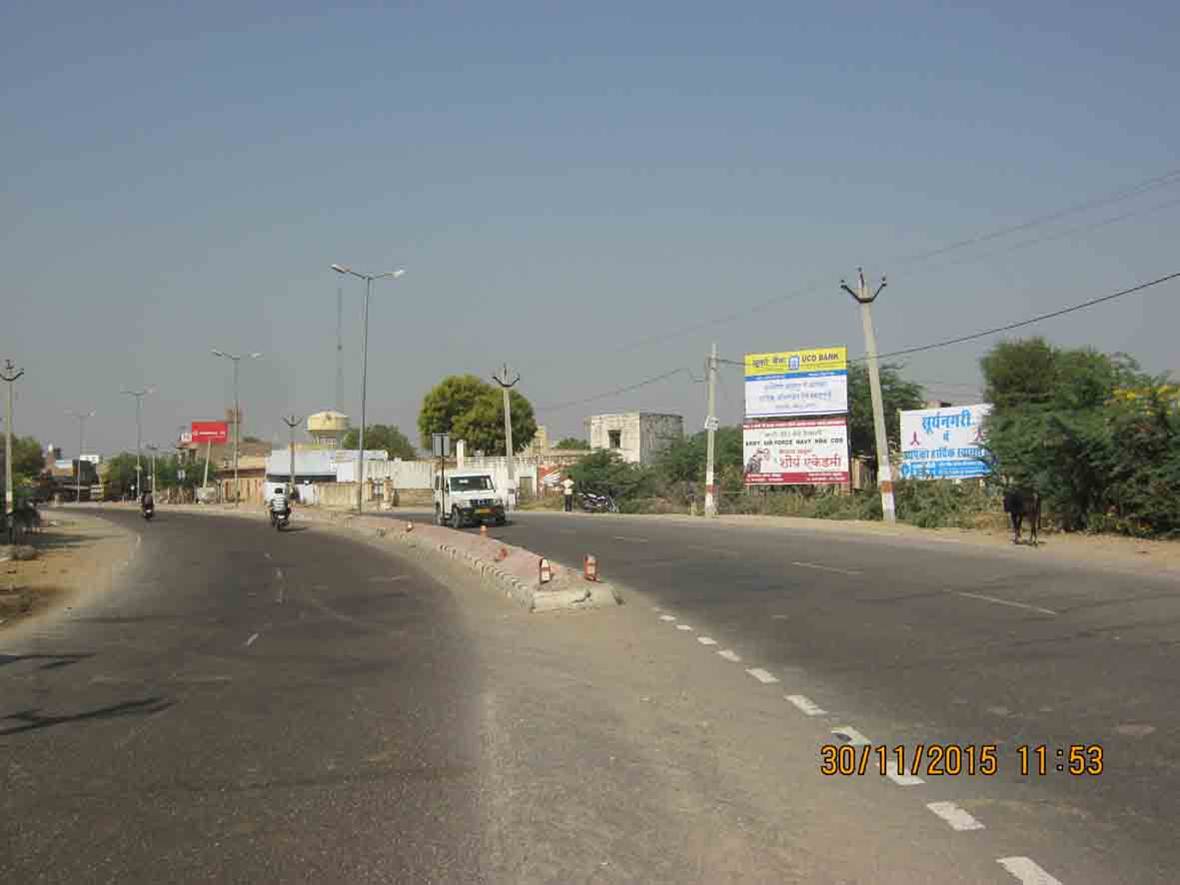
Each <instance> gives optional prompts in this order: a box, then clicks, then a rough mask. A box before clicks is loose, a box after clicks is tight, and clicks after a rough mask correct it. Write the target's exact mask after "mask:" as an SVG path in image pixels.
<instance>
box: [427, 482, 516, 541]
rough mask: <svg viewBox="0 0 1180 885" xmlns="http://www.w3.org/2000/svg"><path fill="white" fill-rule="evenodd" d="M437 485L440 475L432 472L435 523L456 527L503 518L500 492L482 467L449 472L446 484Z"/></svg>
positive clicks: (500, 521) (502, 499) (499, 521)
mask: <svg viewBox="0 0 1180 885" xmlns="http://www.w3.org/2000/svg"><path fill="white" fill-rule="evenodd" d="M441 484H442V476H441V475H440V474H439V473H435V474H434V521H435V524H437V525H450V526H451V528H455V529H458V528H462V527H463V526H464V525H466V524H468V523H470V524H472V525H480V524H483V523H485V522H494V523H495V524H496V525H504V523H505V522H506V521H507V518H506V516H505V507H506V502H505V500H504V495H503V494H501V493H500V492H497V491H496V483H495V481H494V480H493V479H492V475H491V474H490V473H488V472H487V471H486V470H455V471H451V472H448V473H447V474H446V486H447V487H446V488H445V489H444V488H442V487H441Z"/></svg>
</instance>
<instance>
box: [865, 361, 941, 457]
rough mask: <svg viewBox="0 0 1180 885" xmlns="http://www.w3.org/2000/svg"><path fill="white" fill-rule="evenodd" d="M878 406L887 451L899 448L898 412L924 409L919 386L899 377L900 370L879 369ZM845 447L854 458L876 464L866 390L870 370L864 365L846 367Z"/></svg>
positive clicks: (869, 396) (888, 365) (884, 366)
mask: <svg viewBox="0 0 1180 885" xmlns="http://www.w3.org/2000/svg"><path fill="white" fill-rule="evenodd" d="M879 374H880V376H881V404H882V410H883V411H884V413H885V436H886V438H887V439H888V440H889V448H890V450H891V451H896V450H897V449H898V448H900V447H901V424H900V420H899V418H898V414H897V413H898V412H901V411H908V410H911V409H920V408H922V407H923V405H925V396H924V395H923V392H922V386H921V385H920V384H916V383H914V382H913V381H907V380H905V379H904V378H903V377H902V376H901V368H900V367H899V366H896V365H893V364H891V363H884V364H882V365H881V366H880V371H879ZM848 444H849V448H850V449H851V450H852V454H853V456H854V457H855V456H863V457H867V458H869V459H870V460H871V461H872V462H873V463H874V464H876V461H877V442H876V433H875V432H874V430H873V398H872V391H871V389H870V387H869V368H868V366H867V365H866V364H865V363H862V362H858V363H853V364H852V365H850V366H849V367H848Z"/></svg>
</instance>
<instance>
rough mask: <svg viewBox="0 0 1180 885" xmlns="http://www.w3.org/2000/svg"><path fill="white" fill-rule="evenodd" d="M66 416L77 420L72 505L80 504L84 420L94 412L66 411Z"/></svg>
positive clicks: (84, 436)
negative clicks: (76, 471) (75, 471)
mask: <svg viewBox="0 0 1180 885" xmlns="http://www.w3.org/2000/svg"><path fill="white" fill-rule="evenodd" d="M66 414H67V415H72V416H73V417H75V418H77V419H78V475H77V478H76V479H75V481H74V503H75V504H81V503H82V447H83V446H84V445H86V419H87V418H93V417H94V416H95V412H94V410H93V409H92V410H91V411H89V412H73V411H67V412H66Z"/></svg>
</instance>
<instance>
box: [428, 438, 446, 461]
mask: <svg viewBox="0 0 1180 885" xmlns="http://www.w3.org/2000/svg"><path fill="white" fill-rule="evenodd" d="M430 442H431V443H432V445H433V450H434V457H436V458H449V457H450V455H451V435H450V434H449V433H432V434H430Z"/></svg>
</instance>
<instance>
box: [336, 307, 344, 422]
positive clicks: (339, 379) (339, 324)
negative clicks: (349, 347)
mask: <svg viewBox="0 0 1180 885" xmlns="http://www.w3.org/2000/svg"><path fill="white" fill-rule="evenodd" d="M336 410H337V411H338V412H343V411H344V287H343V286H337V287H336Z"/></svg>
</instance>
